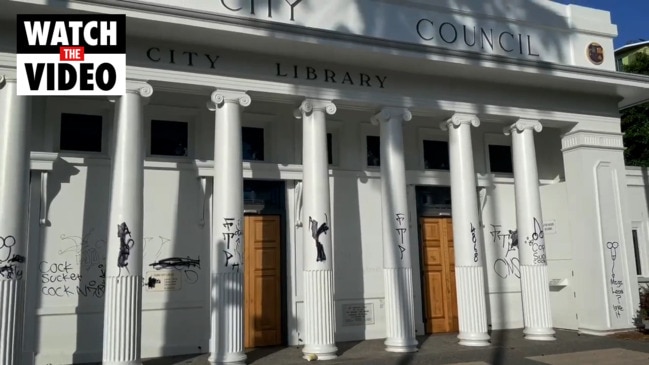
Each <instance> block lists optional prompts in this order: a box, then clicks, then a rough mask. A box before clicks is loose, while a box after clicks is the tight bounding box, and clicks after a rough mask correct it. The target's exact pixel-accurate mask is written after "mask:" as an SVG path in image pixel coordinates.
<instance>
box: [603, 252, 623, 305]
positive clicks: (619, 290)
mask: <svg viewBox="0 0 649 365" xmlns="http://www.w3.org/2000/svg"><path fill="white" fill-rule="evenodd" d="M606 248H608V250H609V253H610V254H611V279H610V284H611V294H612V295H613V296H614V297H615V298H616V299H617V303H613V313H615V316H616V317H617V318H620V316H621V315H622V312H624V306H623V305H622V303H621V301H622V295H624V288H623V285H624V283H623V281H622V280H616V279H615V260H616V259H617V249H618V248H620V244H619V242H606Z"/></svg>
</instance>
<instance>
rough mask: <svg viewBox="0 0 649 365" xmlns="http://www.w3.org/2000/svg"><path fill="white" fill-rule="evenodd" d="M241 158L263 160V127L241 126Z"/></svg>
mask: <svg viewBox="0 0 649 365" xmlns="http://www.w3.org/2000/svg"><path fill="white" fill-rule="evenodd" d="M241 139H242V148H243V151H242V153H243V159H244V160H247V161H263V160H264V129H263V128H253V127H243V128H241Z"/></svg>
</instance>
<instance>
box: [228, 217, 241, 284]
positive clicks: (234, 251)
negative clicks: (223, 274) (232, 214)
mask: <svg viewBox="0 0 649 365" xmlns="http://www.w3.org/2000/svg"><path fill="white" fill-rule="evenodd" d="M224 220H225V223H223V227H224V228H225V229H226V230H227V231H226V232H223V239H224V240H225V242H226V246H225V250H223V252H224V253H225V267H228V266H229V267H231V268H232V270H233V271H237V272H238V271H239V266H241V263H242V262H243V260H242V257H241V219H239V220H238V221H237V222H236V226H235V222H234V218H224ZM233 229H234V230H233ZM230 260H232V262H231V261H230Z"/></svg>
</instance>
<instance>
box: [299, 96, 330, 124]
mask: <svg viewBox="0 0 649 365" xmlns="http://www.w3.org/2000/svg"><path fill="white" fill-rule="evenodd" d="M314 110H321V111H324V112H325V113H327V114H329V115H334V114H336V111H338V108H336V104H334V103H333V102H332V101H330V100H322V99H304V101H303V102H302V103H301V104H300V106H299V107H297V109H295V111H294V112H293V116H295V118H297V119H300V118H302V116H303V115H307V114H311V113H312V112H313V111H314Z"/></svg>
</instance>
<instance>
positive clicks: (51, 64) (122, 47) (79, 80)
mask: <svg viewBox="0 0 649 365" xmlns="http://www.w3.org/2000/svg"><path fill="white" fill-rule="evenodd" d="M17 27H18V29H17V40H16V44H17V51H16V71H17V82H18V85H17V86H18V95H123V94H124V92H125V83H126V16H125V15H107V14H80V15H59V14H56V15H41V14H38V15H33V14H21V15H18V16H17Z"/></svg>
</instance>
